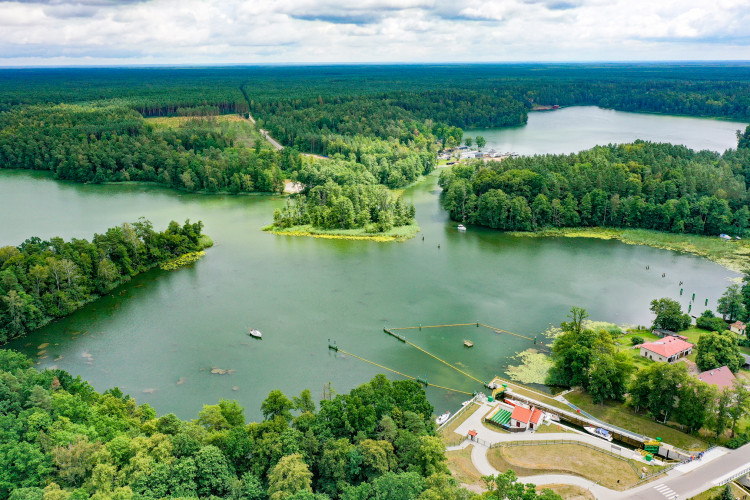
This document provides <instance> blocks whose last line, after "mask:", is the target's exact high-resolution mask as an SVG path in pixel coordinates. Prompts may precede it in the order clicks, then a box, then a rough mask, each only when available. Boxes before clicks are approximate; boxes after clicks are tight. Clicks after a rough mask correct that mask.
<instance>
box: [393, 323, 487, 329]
mask: <svg viewBox="0 0 750 500" xmlns="http://www.w3.org/2000/svg"><path fill="white" fill-rule="evenodd" d="M451 326H476V323H456V324H455V325H425V326H403V327H401V328H389V330H421V329H422V328H448V327H451ZM482 326H484V325H482Z"/></svg>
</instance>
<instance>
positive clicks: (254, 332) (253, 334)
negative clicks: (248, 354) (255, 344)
mask: <svg viewBox="0 0 750 500" xmlns="http://www.w3.org/2000/svg"><path fill="white" fill-rule="evenodd" d="M248 335H250V336H251V337H255V338H256V339H262V338H263V334H262V333H260V330H256V329H255V328H251V329H250V332H248Z"/></svg>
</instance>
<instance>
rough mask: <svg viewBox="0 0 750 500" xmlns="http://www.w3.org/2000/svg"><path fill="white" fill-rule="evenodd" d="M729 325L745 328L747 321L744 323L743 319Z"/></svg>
mask: <svg viewBox="0 0 750 500" xmlns="http://www.w3.org/2000/svg"><path fill="white" fill-rule="evenodd" d="M729 326H733V327H735V328H745V323H743V322H742V321H735V322H734V323H732V324H731V325H729Z"/></svg>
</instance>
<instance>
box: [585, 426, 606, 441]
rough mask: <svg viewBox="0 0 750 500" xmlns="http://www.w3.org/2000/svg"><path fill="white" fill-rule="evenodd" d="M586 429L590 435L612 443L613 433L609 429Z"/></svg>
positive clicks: (586, 427) (590, 427)
mask: <svg viewBox="0 0 750 500" xmlns="http://www.w3.org/2000/svg"><path fill="white" fill-rule="evenodd" d="M584 429H585V430H586V432H588V433H589V434H593V435H594V436H596V437H600V438H602V439H606V440H607V441H612V433H611V432H609V431H608V430H607V429H602V428H601V427H592V426H590V425H587V426H585V427H584Z"/></svg>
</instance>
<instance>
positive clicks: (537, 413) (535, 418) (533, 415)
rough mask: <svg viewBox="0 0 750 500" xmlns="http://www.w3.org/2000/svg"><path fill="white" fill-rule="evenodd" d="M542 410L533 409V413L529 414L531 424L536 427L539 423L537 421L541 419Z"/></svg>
mask: <svg viewBox="0 0 750 500" xmlns="http://www.w3.org/2000/svg"><path fill="white" fill-rule="evenodd" d="M542 415H543V413H542V410H540V409H538V408H534V411H532V412H531V423H532V424H534V425H536V424H538V423H539V420H541V418H542Z"/></svg>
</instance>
